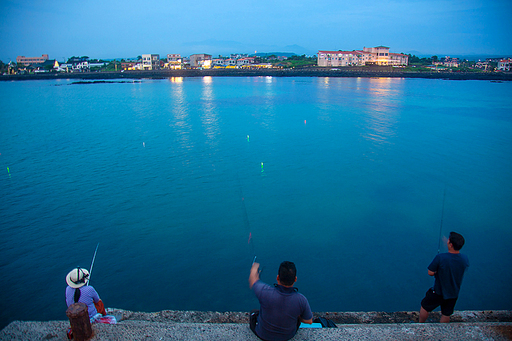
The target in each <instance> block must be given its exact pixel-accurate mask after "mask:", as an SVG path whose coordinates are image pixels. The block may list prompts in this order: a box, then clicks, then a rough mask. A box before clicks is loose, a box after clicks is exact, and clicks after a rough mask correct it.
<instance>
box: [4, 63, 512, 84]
mask: <svg viewBox="0 0 512 341" xmlns="http://www.w3.org/2000/svg"><path fill="white" fill-rule="evenodd" d="M173 77H183V78H186V77H341V78H375V77H378V78H426V79H445V80H486V81H496V82H502V81H512V72H492V73H491V72H488V73H487V72H485V73H484V72H444V71H443V72H425V71H403V70H399V69H394V68H391V67H380V68H361V67H354V68H339V69H336V70H333V69H327V68H303V69H265V70H240V69H209V70H196V69H194V70H155V71H114V72H78V73H43V74H29V75H1V76H0V81H16V80H49V79H82V80H99V79H103V80H107V79H137V80H139V79H166V78H173Z"/></svg>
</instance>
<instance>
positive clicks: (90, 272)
mask: <svg viewBox="0 0 512 341" xmlns="http://www.w3.org/2000/svg"><path fill="white" fill-rule="evenodd" d="M98 246H100V243H98V245H96V250H95V251H94V256H93V257H92V262H91V267H90V270H89V280H88V281H87V285H89V283H90V282H91V276H92V267H93V266H94V260H95V259H96V252H98Z"/></svg>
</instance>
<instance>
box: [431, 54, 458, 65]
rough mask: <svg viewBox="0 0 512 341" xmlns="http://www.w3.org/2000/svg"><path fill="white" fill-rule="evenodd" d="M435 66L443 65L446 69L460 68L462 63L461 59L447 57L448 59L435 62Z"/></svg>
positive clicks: (444, 58)
mask: <svg viewBox="0 0 512 341" xmlns="http://www.w3.org/2000/svg"><path fill="white" fill-rule="evenodd" d="M433 64H434V65H443V66H446V67H459V65H460V62H459V58H452V57H450V56H446V57H443V58H441V60H440V61H438V62H434V63H433Z"/></svg>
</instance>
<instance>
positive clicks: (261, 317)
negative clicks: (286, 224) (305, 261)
mask: <svg viewBox="0 0 512 341" xmlns="http://www.w3.org/2000/svg"><path fill="white" fill-rule="evenodd" d="M258 269H259V264H258V263H254V264H253V265H252V268H251V273H250V275H249V287H250V288H251V289H252V290H253V291H254V293H255V294H256V297H257V298H258V301H259V302H260V310H259V311H258V310H255V311H252V312H251V317H250V320H251V321H250V327H251V330H252V331H253V332H254V333H255V334H256V335H257V336H258V337H259V338H260V339H262V340H267V341H284V340H289V339H291V338H292V337H293V336H294V335H295V333H297V329H298V328H299V326H300V323H301V322H303V323H308V324H312V323H313V313H312V312H311V308H310V307H309V303H308V300H307V298H306V297H305V296H304V295H302V294H300V293H298V292H297V288H294V287H293V284H294V283H295V282H296V281H297V276H296V274H297V270H296V268H295V264H293V263H292V262H287V261H285V262H282V263H281V265H280V266H279V272H278V275H277V284H275V285H274V286H270V285H268V284H265V283H263V282H262V281H260V275H259V270H258Z"/></svg>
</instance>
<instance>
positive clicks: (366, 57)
mask: <svg viewBox="0 0 512 341" xmlns="http://www.w3.org/2000/svg"><path fill="white" fill-rule="evenodd" d="M317 59H318V66H323V67H339V66H365V65H384V66H387V65H390V66H406V65H407V64H408V63H409V56H407V55H405V54H402V53H390V52H389V47H385V46H377V47H364V48H363V50H354V51H318V57H317Z"/></svg>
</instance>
